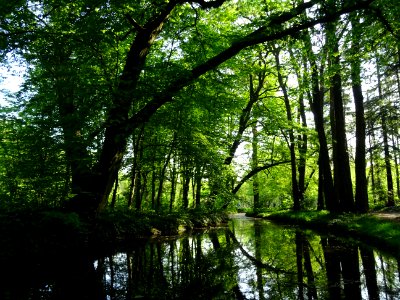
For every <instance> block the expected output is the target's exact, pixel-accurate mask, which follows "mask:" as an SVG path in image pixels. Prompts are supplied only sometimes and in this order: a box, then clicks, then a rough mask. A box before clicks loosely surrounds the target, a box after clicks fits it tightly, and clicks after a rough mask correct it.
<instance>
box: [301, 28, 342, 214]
mask: <svg viewBox="0 0 400 300" xmlns="http://www.w3.org/2000/svg"><path fill="white" fill-rule="evenodd" d="M304 44H305V48H306V49H307V53H308V60H309V62H310V66H311V90H312V101H310V107H311V111H312V113H313V116H314V123H315V130H316V131H317V134H318V142H319V159H318V167H319V184H318V195H319V196H318V199H319V201H318V203H319V205H318V206H319V208H322V207H323V205H322V203H321V201H322V200H323V198H324V200H325V204H326V208H327V209H328V210H329V211H331V212H335V211H338V210H339V204H338V199H337V197H336V193H335V190H334V187H333V179H332V172H331V166H330V160H329V151H328V143H327V140H326V134H325V128H324V127H325V126H324V91H323V86H324V85H323V83H322V82H320V78H321V80H322V78H323V73H324V71H323V67H322V64H321V69H320V70H318V66H317V63H316V57H315V54H314V52H313V50H312V45H311V38H310V34H309V32H308V31H307V32H306V33H305V34H304ZM321 188H322V190H321ZM322 196H323V197H322Z"/></svg>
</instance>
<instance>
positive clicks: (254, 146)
mask: <svg viewBox="0 0 400 300" xmlns="http://www.w3.org/2000/svg"><path fill="white" fill-rule="evenodd" d="M252 132H253V140H252V143H251V145H252V150H253V151H252V155H251V164H252V167H251V168H252V170H255V169H256V168H257V167H258V132H257V121H255V122H254V123H253V125H252ZM259 185H260V183H259V180H258V176H257V174H255V175H254V176H253V211H254V212H258V210H259V209H260V208H261V205H260V191H259Z"/></svg>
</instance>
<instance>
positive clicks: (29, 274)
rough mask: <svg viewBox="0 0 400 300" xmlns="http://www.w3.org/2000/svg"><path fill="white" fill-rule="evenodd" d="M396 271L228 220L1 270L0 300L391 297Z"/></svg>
mask: <svg viewBox="0 0 400 300" xmlns="http://www.w3.org/2000/svg"><path fill="white" fill-rule="evenodd" d="M399 267H400V263H399V260H398V258H395V257H393V256H390V255H386V254H384V253H381V252H380V251H379V250H377V249H372V248H369V247H367V246H362V245H355V244H351V243H349V242H348V241H345V240H343V239H339V238H336V237H334V236H320V235H318V234H316V233H314V232H312V231H302V230H299V229H296V228H293V227H288V226H277V225H274V224H272V223H270V222H267V221H262V220H252V219H247V218H234V219H232V220H231V222H230V224H229V226H228V227H227V228H219V229H213V230H208V231H203V232H201V233H194V234H192V235H188V236H184V237H180V238H168V239H167V238H165V239H163V240H161V241H158V240H150V241H141V242H138V243H137V244H136V245H134V246H129V247H127V249H125V250H123V251H119V252H116V253H113V254H110V255H107V256H104V257H100V258H99V257H97V258H90V255H85V256H83V257H82V256H75V255H65V254H62V255H61V254H60V255H59V256H58V255H57V253H54V256H53V255H52V258H51V259H50V260H49V261H40V262H32V261H29V262H26V263H24V264H23V265H20V264H18V265H16V267H15V268H14V269H13V270H12V271H9V270H7V269H6V271H5V270H4V268H3V271H1V272H2V275H1V282H0V299H13V300H14V299H16V300H18V299H110V300H111V299H352V300H353V299H400V282H399V271H400V269H399ZM0 270H1V269H0Z"/></svg>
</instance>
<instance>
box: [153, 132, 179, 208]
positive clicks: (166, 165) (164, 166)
mask: <svg viewBox="0 0 400 300" xmlns="http://www.w3.org/2000/svg"><path fill="white" fill-rule="evenodd" d="M175 139H176V133H174V136H173V138H172V142H171V145H170V149H169V151H168V154H167V157H166V159H165V161H164V164H163V167H162V169H161V173H160V180H159V183H158V192H157V199H156V208H155V209H156V211H159V210H160V208H161V196H162V190H163V184H164V179H165V172H166V171H167V167H168V165H169V162H170V159H171V154H172V151H173V150H174V148H175Z"/></svg>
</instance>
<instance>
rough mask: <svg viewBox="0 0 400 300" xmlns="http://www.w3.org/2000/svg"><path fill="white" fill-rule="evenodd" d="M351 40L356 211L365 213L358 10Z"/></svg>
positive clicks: (352, 17)
mask: <svg viewBox="0 0 400 300" xmlns="http://www.w3.org/2000/svg"><path fill="white" fill-rule="evenodd" d="M351 33H352V36H351V40H352V47H351V49H352V59H351V81H352V89H353V98H354V105H355V110H356V158H355V165H356V166H355V173H356V195H355V206H356V211H358V212H361V213H365V212H367V211H368V209H369V205H368V185H367V175H366V168H367V164H366V157H365V156H366V155H365V154H366V151H365V138H366V136H365V117H364V97H363V94H362V88H361V76H360V74H361V61H360V57H359V53H360V39H361V34H360V23H359V16H358V14H357V12H354V13H352V14H351Z"/></svg>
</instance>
